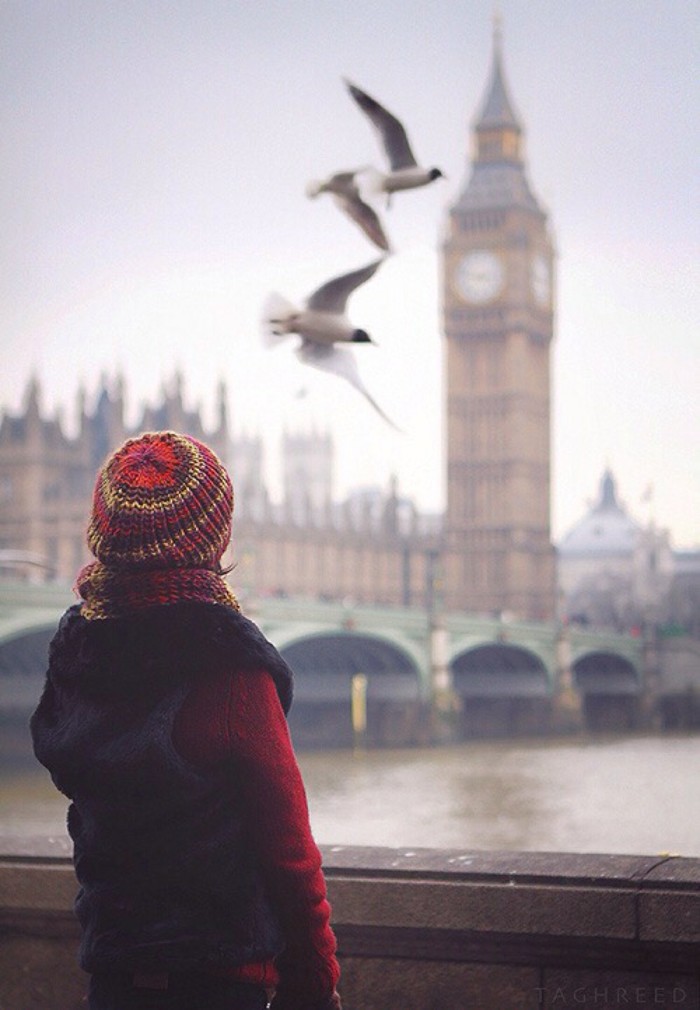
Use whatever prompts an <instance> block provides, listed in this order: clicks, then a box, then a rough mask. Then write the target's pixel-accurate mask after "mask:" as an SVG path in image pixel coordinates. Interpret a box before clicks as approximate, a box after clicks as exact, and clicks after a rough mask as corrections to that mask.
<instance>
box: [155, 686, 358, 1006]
mask: <svg viewBox="0 0 700 1010" xmlns="http://www.w3.org/2000/svg"><path fill="white" fill-rule="evenodd" d="M175 744H176V746H177V748H178V750H179V751H180V753H181V754H182V755H183V757H185V758H186V759H188V760H191V761H193V762H194V763H196V764H202V763H207V764H208V763H210V762H212V761H216V760H220V759H221V758H223V757H229V758H233V759H234V760H235V761H236V764H237V765H238V767H239V768H240V771H241V781H242V783H243V787H244V796H245V800H246V804H247V809H248V815H249V823H250V829H251V832H252V837H253V841H254V844H255V845H256V847H257V851H258V852H259V853H260V857H261V865H262V868H263V873H264V874H265V879H266V882H267V886H268V888H269V891H270V895H271V898H272V901H273V903H274V905H275V907H276V909H277V911H278V914H279V915H280V918H281V921H282V927H283V930H284V934H285V940H286V948H285V950H284V952H283V953H282V955H281V956H280V957H279V958H278V961H277V968H278V971H279V975H280V983H279V987H278V995H277V997H276V999H275V1003H274V1006H275V1007H276V1008H277V1007H279V1008H280V1010H287V1008H289V1010H292V1008H294V1010H297V1008H299V1010H301V1008H302V1007H303V1008H304V1010H306V1008H307V1007H308V1008H311V1007H314V1008H315V1007H316V1006H318V1007H319V1008H321V1007H323V1008H325V1007H326V1006H328V1007H331V1006H333V1005H335V1004H334V1002H333V992H334V990H335V986H336V984H337V981H338V977H339V975H340V969H339V966H338V962H337V960H336V957H335V949H336V942H335V936H334V934H333V931H332V929H331V926H330V906H329V904H328V900H327V897H326V884H325V880H324V877H323V872H322V869H321V854H320V852H319V850H318V847H317V845H316V843H315V842H314V839H313V836H312V833H311V826H310V824H309V813H308V806H307V802H306V792H305V790H304V784H303V781H302V777H301V772H300V770H299V766H298V764H297V760H296V757H295V755H294V750H293V748H292V742H291V739H290V736H289V730H288V727H287V720H286V719H285V716H284V712H283V711H282V706H281V704H280V701H279V697H278V695H277V690H276V688H275V685H274V681H273V680H272V677H271V676H270V675H269V674H268V673H265V672H258V673H250V674H248V673H242V674H226V675H222V676H220V677H212V678H207V680H206V681H205V682H203V683H202V684H201V685H200V686H199V687H197V689H195V691H194V692H193V693H192V695H190V697H189V698H188V701H187V703H186V704H185V706H184V707H183V710H182V711H181V713H180V717H179V720H178V724H177V727H176V734H175ZM327 1001H330V1002H327ZM338 1005H339V1004H338Z"/></svg>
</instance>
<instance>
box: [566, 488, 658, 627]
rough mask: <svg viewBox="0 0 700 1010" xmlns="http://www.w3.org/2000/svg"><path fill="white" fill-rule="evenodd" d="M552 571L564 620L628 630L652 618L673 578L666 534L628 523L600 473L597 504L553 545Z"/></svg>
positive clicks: (651, 525) (613, 491) (614, 490)
mask: <svg viewBox="0 0 700 1010" xmlns="http://www.w3.org/2000/svg"><path fill="white" fill-rule="evenodd" d="M557 571H558V585H559V598H560V604H561V607H562V610H563V614H564V616H566V617H567V618H568V619H569V620H571V621H574V622H578V623H581V624H590V625H594V626H599V627H612V628H615V629H617V630H619V631H629V630H630V629H631V628H634V627H639V626H641V625H642V624H643V623H644V622H645V621H648V620H652V619H656V618H657V615H658V614H659V612H660V611H659V608H660V607H661V606H662V605H663V603H664V601H665V600H666V598H667V595H668V591H669V587H670V583H671V578H672V574H673V553H672V550H671V545H670V542H669V534H668V531H667V530H660V529H657V527H656V526H655V525H654V523H653V522H650V523H649V524H648V525H646V526H644V525H643V524H642V523H640V522H638V521H637V520H636V519H634V518H633V517H632V516H631V515H630V514H629V513H628V512H627V510H626V508H625V507H624V506H623V505H622V504H621V502H620V500H619V498H618V494H617V485H616V482H615V478H614V476H613V474H612V472H611V471H610V470H609V469H606V470H605V472H604V474H603V476H602V478H601V481H600V490H599V493H598V499H597V501H596V502H595V504H594V505H593V506H592V508H591V509H590V510H589V511H588V512H587V513H586V515H585V516H583V518H582V519H580V520H579V522H577V523H576V524H575V525H574V526H573V527H572V528H571V529H570V530H569V531H568V533H566V534H565V536H564V537H563V538H562V540H561V541H560V543H559V546H558V565H557Z"/></svg>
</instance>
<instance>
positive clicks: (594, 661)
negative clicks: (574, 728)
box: [572, 650, 642, 730]
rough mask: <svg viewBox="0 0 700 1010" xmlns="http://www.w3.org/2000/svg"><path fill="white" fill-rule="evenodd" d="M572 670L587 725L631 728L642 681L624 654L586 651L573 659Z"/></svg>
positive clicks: (589, 726)
mask: <svg viewBox="0 0 700 1010" xmlns="http://www.w3.org/2000/svg"><path fill="white" fill-rule="evenodd" d="M572 674H573V681H574V686H575V687H576V689H577V691H578V692H579V694H580V695H581V700H582V704H583V714H584V720H585V723H586V726H587V727H588V728H589V729H597V730H618V729H630V728H633V727H634V726H635V725H636V722H637V717H638V707H639V695H640V694H641V691H642V684H641V678H640V675H639V673H638V672H637V669H636V668H635V666H634V664H633V663H632V661H631V660H629V659H628V658H627V657H626V656H622V655H620V654H619V653H616V652H608V651H605V650H598V651H591V652H587V653H584V654H583V655H581V656H579V657H578V658H577V659H575V660H574V662H573V663H572Z"/></svg>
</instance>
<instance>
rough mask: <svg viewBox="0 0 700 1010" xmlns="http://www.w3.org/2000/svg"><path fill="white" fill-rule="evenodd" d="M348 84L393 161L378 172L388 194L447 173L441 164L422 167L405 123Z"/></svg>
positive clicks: (380, 186)
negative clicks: (407, 134) (388, 168)
mask: <svg viewBox="0 0 700 1010" xmlns="http://www.w3.org/2000/svg"><path fill="white" fill-rule="evenodd" d="M345 84H346V87H347V89H348V91H349V92H350V94H351V95H352V97H353V98H354V99H355V101H356V102H357V104H358V105H359V107H360V108H361V109H362V111H363V112H364V113H365V114H366V115H367V116H368V117H369V120H370V122H371V123H372V125H373V126H374V128H375V130H377V132H378V134H379V139H380V141H381V144H382V147H383V148H384V152H385V154H386V156H387V159H388V161H389V167H390V171H389V172H387V173H377V175H376V178H375V181H374V188H375V189H377V190H378V191H379V192H383V193H386V194H387V196H388V197H390V196H391V194H392V193H395V192H396V191H397V190H401V189H417V188H418V187H420V186H427V184H428V183H429V182H433V180H434V179H440V178H442V177H443V173H442V172H441V171H440V169H439V168H421V167H420V166H419V165H418V163H417V162H416V159H415V156H414V154H413V151H412V150H411V145H410V144H409V142H408V137H407V136H406V130H405V129H404V126H403V123H401V121H400V120H398V119H397V118H396V116H392V114H391V113H390V112H388V111H387V110H386V109H385V108H384V106H383V105H380V104H379V102H377V101H376V100H375V99H374V98H371V97H370V96H369V95H368V94H367V93H366V92H364V91H362V90H361V89H360V88H358V87H356V85H354V84H352V83H351V82H350V81H348V80H345Z"/></svg>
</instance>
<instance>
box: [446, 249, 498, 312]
mask: <svg viewBox="0 0 700 1010" xmlns="http://www.w3.org/2000/svg"><path fill="white" fill-rule="evenodd" d="M455 279H456V282H457V288H458V290H459V293H460V294H461V295H462V297H463V298H465V299H466V300H467V301H468V302H473V303H475V304H477V305H480V304H481V303H483V302H490V301H491V299H492V298H495V297H496V295H497V294H498V292H499V291H500V290H501V288H502V287H503V279H504V277H503V263H502V262H501V260H500V259H499V257H498V256H497V255H496V254H495V253H492V252H489V251H488V250H486V249H475V250H474V252H470V253H467V255H466V256H465V257H464V259H462V260H460V262H459V263H458V265H457V273H456V277H455Z"/></svg>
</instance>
